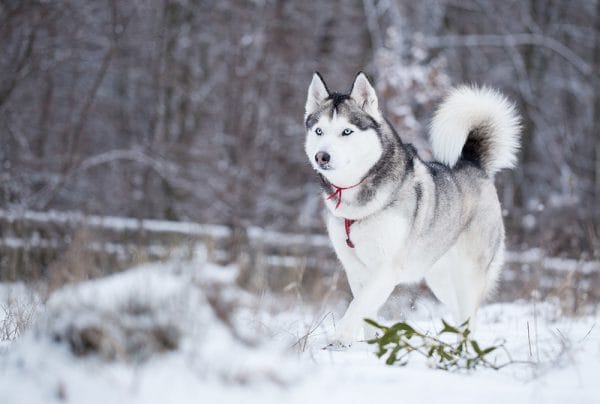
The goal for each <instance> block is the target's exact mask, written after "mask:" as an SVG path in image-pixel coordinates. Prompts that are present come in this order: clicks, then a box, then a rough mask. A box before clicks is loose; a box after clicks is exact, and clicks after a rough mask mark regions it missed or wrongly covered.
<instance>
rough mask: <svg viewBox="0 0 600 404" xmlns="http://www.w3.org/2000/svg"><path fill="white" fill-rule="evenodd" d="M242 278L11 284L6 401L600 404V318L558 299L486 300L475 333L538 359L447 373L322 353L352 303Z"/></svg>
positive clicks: (365, 350)
mask: <svg viewBox="0 0 600 404" xmlns="http://www.w3.org/2000/svg"><path fill="white" fill-rule="evenodd" d="M236 275H237V272H236V269H235V268H234V267H218V266H214V265H212V264H207V263H205V262H204V261H203V260H202V259H196V260H191V261H173V262H170V263H166V264H165V263H161V264H149V265H144V266H141V267H138V268H134V269H131V270H129V271H126V272H123V273H120V274H116V275H112V276H110V277H107V278H104V279H99V280H96V281H90V282H86V283H82V284H78V285H75V286H67V287H64V288H62V289H60V290H58V291H56V292H54V293H53V294H52V295H51V296H50V298H49V299H48V300H47V302H46V303H41V301H40V300H39V299H37V298H35V296H32V295H31V294H30V293H29V292H27V290H26V288H25V287H24V286H23V285H14V284H10V285H8V284H5V285H1V287H0V307H2V308H4V309H5V310H1V311H0V325H2V324H9V323H8V321H14V319H12V320H11V319H10V318H9V315H12V316H15V315H16V314H14V313H15V307H17V306H18V304H17V303H18V302H19V301H20V302H21V306H23V307H27V308H28V310H27V311H25V313H28V315H29V317H28V319H30V320H31V321H32V324H31V326H30V327H29V328H28V330H27V331H26V332H24V333H23V334H22V335H20V336H19V337H18V338H17V339H15V340H14V341H11V342H6V341H5V342H3V344H2V345H0V403H2V404H13V403H14V404H27V403H52V402H71V403H146V404H151V403H227V402H236V403H237V402H243V403H307V402H310V403H319V402H326V403H354V402H357V403H362V402H365V401H367V400H368V401H370V402H374V401H376V400H381V402H383V401H386V402H387V401H395V402H407V403H408V402H416V403H436V402H444V403H470V402H477V403H481V402H485V403H486V404H493V403H503V404H504V403H507V402H512V403H559V402H561V403H562V402H565V401H566V400H571V402H573V403H600V384H599V383H598V375H600V326H597V325H596V324H597V322H598V320H599V319H600V316H599V315H598V313H597V312H596V311H595V310H590V313H589V314H588V315H586V316H584V317H578V318H572V317H563V316H561V314H560V310H559V308H558V307H559V305H558V304H556V303H553V302H538V303H536V304H533V303H531V302H522V303H514V304H492V305H488V306H485V307H484V308H483V309H482V310H481V314H480V318H479V324H478V328H477V331H476V339H477V340H478V341H480V342H481V343H482V344H484V345H490V344H492V343H495V342H497V341H499V340H505V341H506V347H507V349H508V351H509V352H510V354H511V355H512V358H513V359H515V360H524V361H529V362H532V363H531V364H519V365H516V364H515V365H511V366H508V367H505V368H503V369H502V370H500V371H494V370H489V369H477V370H475V371H473V372H470V373H466V372H464V373H447V372H444V371H440V370H435V369H432V368H430V367H429V366H428V365H427V363H426V362H425V361H424V360H422V359H420V358H417V357H414V358H411V360H410V363H409V364H408V365H407V366H405V367H395V366H386V365H385V364H384V363H383V361H382V360H380V359H378V358H377V357H376V356H375V355H374V347H373V346H371V345H368V344H366V343H364V342H363V343H356V344H354V345H353V346H352V347H351V348H350V349H348V350H346V351H331V350H323V349H322V348H323V347H324V346H325V345H326V344H327V342H328V338H329V337H330V336H331V335H332V334H333V330H334V327H335V319H336V318H339V315H340V314H341V312H342V311H343V309H344V306H345V303H344V302H342V301H340V300H339V299H331V298H327V297H324V300H323V302H322V303H321V304H318V305H317V304H314V303H313V304H307V303H302V301H301V299H300V298H298V297H296V298H291V297H282V296H279V297H278V296H273V295H269V294H266V295H262V296H256V295H253V294H250V293H248V292H244V291H243V290H241V289H239V288H238V287H237V286H235V283H234V279H235V277H236ZM19 299H21V300H19ZM9 302H10V305H11V306H10V308H11V309H10V310H8V309H7V308H8V307H9V306H8V305H9ZM15 304H16V305H17V306H15ZM383 312H384V313H388V314H389V313H394V314H392V316H394V318H387V319H386V318H384V319H381V321H382V322H384V323H391V322H393V321H394V320H398V319H402V320H404V319H405V318H406V319H407V320H408V321H409V322H410V323H411V324H413V325H415V326H416V327H418V328H419V329H421V330H429V331H436V330H439V327H440V324H441V323H440V318H441V317H442V316H444V315H445V312H444V309H443V308H442V307H440V306H438V305H436V304H435V303H433V302H430V301H426V300H425V301H418V302H417V304H416V307H414V308H413V309H408V310H406V309H404V308H403V307H402V306H400V307H394V301H392V302H390V303H389V304H388V307H387V308H386V309H385V310H384V311H383ZM10 324H12V323H10ZM507 359H508V358H507V357H506V356H505V353H504V352H502V351H498V352H497V360H498V361H499V362H503V361H505V360H507Z"/></svg>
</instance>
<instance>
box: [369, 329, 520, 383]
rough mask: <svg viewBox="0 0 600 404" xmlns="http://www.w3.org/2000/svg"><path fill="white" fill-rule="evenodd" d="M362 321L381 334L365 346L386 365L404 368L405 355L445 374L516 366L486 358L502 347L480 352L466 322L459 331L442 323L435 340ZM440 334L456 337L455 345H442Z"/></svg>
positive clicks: (417, 332)
mask: <svg viewBox="0 0 600 404" xmlns="http://www.w3.org/2000/svg"><path fill="white" fill-rule="evenodd" d="M365 321H366V322H367V323H368V324H369V325H371V326H373V327H375V328H377V329H378V330H380V331H381V332H382V335H381V336H377V337H375V338H373V339H371V340H369V341H367V342H368V343H369V344H374V345H377V347H378V348H379V349H378V351H377V352H376V355H377V356H378V357H379V358H382V357H386V360H385V363H386V364H387V365H394V364H397V365H400V366H404V365H406V364H407V363H408V357H409V355H411V354H413V353H418V354H420V355H422V356H424V357H426V358H427V359H428V360H429V361H430V362H431V365H432V366H433V367H435V368H437V369H442V370H447V371H452V370H460V369H466V370H471V369H475V368H477V367H479V366H482V367H486V368H491V369H495V370H498V369H500V368H502V367H504V366H506V365H509V364H512V363H516V362H515V361H513V360H512V359H509V361H508V362H506V363H503V364H500V365H498V364H496V363H495V361H492V360H491V359H489V358H488V355H489V354H490V353H491V352H493V351H495V350H497V349H499V348H503V349H505V348H504V343H501V344H499V345H492V346H490V347H485V348H482V347H481V346H480V344H479V343H478V342H477V341H476V340H474V339H472V338H471V330H470V329H469V322H468V321H466V322H464V323H463V324H461V325H460V326H459V327H453V326H451V325H449V324H448V323H446V322H445V321H444V320H442V324H443V325H444V328H442V330H441V331H439V332H438V333H437V334H436V335H435V336H434V335H429V334H424V333H422V332H419V331H417V330H415V329H414V328H413V327H412V326H410V325H409V324H407V323H404V322H400V323H396V324H394V325H392V326H391V327H385V326H383V325H381V324H378V323H377V322H375V321H373V320H369V319H365ZM444 334H454V335H455V336H456V337H457V338H456V341H455V342H454V343H450V342H446V341H444V340H443V339H442V338H443V337H442V336H443V335H444ZM507 354H508V352H507Z"/></svg>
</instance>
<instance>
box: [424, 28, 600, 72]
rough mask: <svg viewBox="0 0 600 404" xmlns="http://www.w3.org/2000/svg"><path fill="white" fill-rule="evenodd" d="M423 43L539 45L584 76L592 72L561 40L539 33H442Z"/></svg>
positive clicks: (445, 45)
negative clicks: (562, 59)
mask: <svg viewBox="0 0 600 404" xmlns="http://www.w3.org/2000/svg"><path fill="white" fill-rule="evenodd" d="M423 44H424V45H425V46H427V47H428V48H430V49H436V48H451V47H461V46H464V47H478V46H500V47H505V46H525V45H530V46H540V47H543V48H547V49H550V50H551V51H553V52H554V53H556V54H558V55H559V56H561V57H562V58H564V59H565V60H566V61H567V62H569V63H570V64H571V65H572V66H573V67H575V68H576V69H577V70H578V71H579V72H580V73H581V74H583V75H584V76H589V75H591V74H592V73H593V71H594V70H593V68H592V66H590V65H589V64H588V63H587V62H586V61H585V60H583V59H582V58H581V57H580V56H579V55H577V54H576V53H575V52H573V51H572V50H570V49H569V48H568V47H567V46H565V45H564V44H563V43H562V42H560V41H557V40H556V39H554V38H551V37H549V36H545V35H540V34H528V33H523V34H505V35H444V36H436V37H426V38H424V40H423Z"/></svg>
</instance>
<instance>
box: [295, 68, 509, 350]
mask: <svg viewBox="0 0 600 404" xmlns="http://www.w3.org/2000/svg"><path fill="white" fill-rule="evenodd" d="M305 125H306V130H307V137H306V145H305V150H306V154H307V156H308V159H309V160H310V162H311V164H312V166H313V167H314V169H315V170H316V171H317V173H318V175H319V179H320V181H321V185H322V187H323V196H324V197H325V204H326V206H327V208H328V219H327V230H328V232H329V236H330V238H331V242H332V243H333V246H334V249H335V251H336V253H337V255H338V257H339V259H340V261H341V262H342V264H343V266H344V269H345V271H346V274H347V277H348V281H349V283H350V288H351V290H352V294H353V296H354V298H353V300H352V302H351V303H350V305H349V307H348V309H347V311H346V314H345V315H344V316H343V318H342V319H341V320H340V321H339V322H338V324H337V328H336V334H335V336H334V342H335V343H337V344H342V345H349V344H350V343H351V342H352V341H354V340H356V339H358V338H359V337H360V332H361V330H362V326H363V324H364V322H363V319H364V318H368V317H374V316H375V315H376V313H377V311H378V310H379V308H380V307H381V306H382V305H383V303H385V301H386V300H387V298H388V297H389V295H390V293H391V292H392V290H393V289H394V287H395V286H396V285H397V284H399V283H406V282H416V281H419V280H421V279H423V278H424V279H425V280H426V282H427V284H428V285H429V287H430V288H431V290H432V291H433V293H434V294H435V295H436V296H437V297H438V298H439V300H440V301H442V302H443V303H444V304H446V305H447V306H448V308H449V309H450V311H451V313H452V315H453V317H454V320H455V321H457V322H459V323H462V322H463V321H465V320H467V319H471V324H473V322H474V318H475V315H476V312H477V309H478V307H479V306H480V304H481V302H482V300H483V299H484V297H485V296H486V294H487V293H489V291H490V290H492V289H493V288H494V285H495V283H496V280H497V278H498V274H499V271H500V268H501V266H502V263H503V254H504V225H503V222H502V215H501V209H500V203H499V201H498V196H497V193H496V188H495V186H494V174H495V173H496V172H498V171H499V170H501V169H502V168H508V167H512V166H513V165H514V164H515V161H516V151H517V149H518V147H519V132H520V127H519V117H518V115H517V113H516V110H515V108H514V106H513V104H511V103H510V102H509V101H508V100H507V99H506V98H505V97H504V96H502V95H501V94H500V93H498V92H497V91H495V90H492V89H489V88H485V87H484V88H477V87H467V86H465V87H459V88H456V89H454V90H452V91H451V92H450V93H449V94H448V96H447V98H446V99H445V100H444V102H443V103H442V104H441V106H440V107H439V108H438V110H437V112H436V114H435V117H434V118H433V122H432V125H431V136H430V137H431V144H432V148H433V156H434V158H435V159H436V160H437V161H436V162H424V161H423V160H421V159H420V158H419V156H418V155H417V153H416V151H415V149H414V148H413V147H412V146H411V145H410V144H404V143H402V141H401V140H400V137H399V136H398V134H397V133H396V132H395V131H394V129H393V128H392V126H391V125H390V124H389V123H388V122H387V121H386V120H385V119H384V118H383V116H382V114H381V111H380V109H379V106H378V100H377V96H376V94H375V90H374V89H373V87H372V86H371V84H370V83H369V81H368V79H367V78H366V76H365V75H364V74H363V73H359V74H358V76H357V77H356V79H355V81H354V84H353V86H352V89H351V91H350V92H349V93H348V94H340V93H332V92H330V91H329V90H328V89H327V86H326V85H325V83H324V81H323V79H322V78H321V76H320V75H319V74H318V73H315V75H314V76H313V79H312V82H311V84H310V87H309V90H308V98H307V101H306V111H305ZM319 153H321V154H319ZM323 156H325V157H326V158H324V157H323ZM357 184H358V185H357ZM339 187H341V188H347V187H352V188H350V189H346V190H344V191H342V194H341V196H342V201H341V203H340V204H339V207H337V208H336V205H337V203H338V197H334V198H330V199H327V197H328V196H329V195H331V194H332V193H334V192H335V190H336V189H337V188H339ZM344 219H351V220H354V221H355V222H354V223H353V224H352V227H351V239H352V242H353V244H354V246H355V247H354V248H351V247H349V246H348V245H347V244H346V232H345V227H344ZM367 331H369V330H367Z"/></svg>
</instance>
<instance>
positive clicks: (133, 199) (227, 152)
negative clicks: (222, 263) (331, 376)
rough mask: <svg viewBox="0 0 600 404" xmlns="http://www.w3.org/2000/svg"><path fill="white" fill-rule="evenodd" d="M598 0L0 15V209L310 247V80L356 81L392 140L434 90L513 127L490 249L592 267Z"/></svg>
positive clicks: (56, 7) (185, 4) (263, 2)
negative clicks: (390, 129) (273, 233)
mask: <svg viewBox="0 0 600 404" xmlns="http://www.w3.org/2000/svg"><path fill="white" fill-rule="evenodd" d="M599 31H600V1H597V0H596V1H594V0H509V1H493V0H423V1H409V0H398V1H396V0H352V1H341V0H332V1H327V2H322V1H284V0H255V1H239V0H220V1H191V0H188V1H186V0H180V1H173V0H144V1H141V0H140V1H138V0H134V1H117V0H105V1H98V0H77V1H67V0H65V1H50V2H47V1H30V0H14V1H11V0H8V1H4V0H3V1H1V2H0V142H1V143H0V164H1V166H2V170H1V176H0V209H3V210H6V211H19V210H34V211H46V210H50V209H53V210H65V211H71V210H77V211H82V212H85V213H90V214H99V215H115V216H129V217H138V218H156V219H169V220H187V221H195V222H199V223H213V224H225V225H233V226H242V227H244V226H249V225H257V226H261V227H263V228H267V229H272V230H280V231H286V232H295V233H318V232H322V231H323V225H322V214H321V209H322V205H321V202H320V197H319V189H318V184H317V181H315V179H314V174H313V173H312V172H311V169H310V167H309V165H308V162H307V161H306V157H305V155H304V152H303V142H304V128H303V125H302V116H303V108H304V102H305V97H306V90H307V87H308V84H309V81H310V79H311V74H312V72H313V71H314V70H318V71H320V72H321V73H322V74H323V76H324V77H325V79H326V81H327V83H328V85H329V87H330V88H332V89H339V90H345V89H347V88H348V87H349V85H350V84H351V82H352V80H353V78H354V76H355V74H356V73H357V72H358V71H360V70H364V71H365V72H367V74H368V75H369V76H370V77H371V78H372V79H373V82H374V84H375V86H376V88H377V90H378V92H379V95H380V105H382V107H383V108H384V110H385V111H386V113H387V114H388V116H389V118H390V119H391V121H392V122H393V123H394V124H395V126H396V128H397V129H398V131H399V133H400V135H401V136H402V137H403V139H404V140H405V141H406V142H412V143H414V144H415V145H416V146H417V147H418V148H419V151H420V153H421V154H422V156H423V157H425V158H427V157H428V155H429V154H428V146H427V141H426V133H427V124H428V122H429V120H430V118H431V116H432V113H433V110H434V108H435V105H436V103H437V102H438V101H439V100H440V98H441V96H442V95H443V94H444V92H445V91H446V90H447V89H448V88H449V86H451V85H455V84H459V83H464V82H473V83H480V84H487V85H491V86H494V87H497V88H499V89H500V90H501V91H503V92H504V93H506V94H507V95H508V96H509V97H510V98H511V99H513V100H515V101H516V103H517V104H518V108H519V110H520V112H521V114H522V116H523V119H524V133H523V147H522V151H521V154H520V162H519V166H518V168H517V169H515V170H514V171H511V172H505V173H502V174H501V175H499V176H498V179H497V183H498V186H499V194H500V198H501V201H502V203H503V206H504V208H505V210H506V218H505V220H506V223H507V234H508V236H509V240H508V246H509V248H511V249H516V250H519V249H526V248H530V247H540V248H543V249H544V250H545V251H546V252H548V253H549V254H554V255H565V256H571V257H575V258H581V257H583V258H598V257H600V98H599V97H598V94H600V80H599V77H598V71H599V67H600V34H599Z"/></svg>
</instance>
